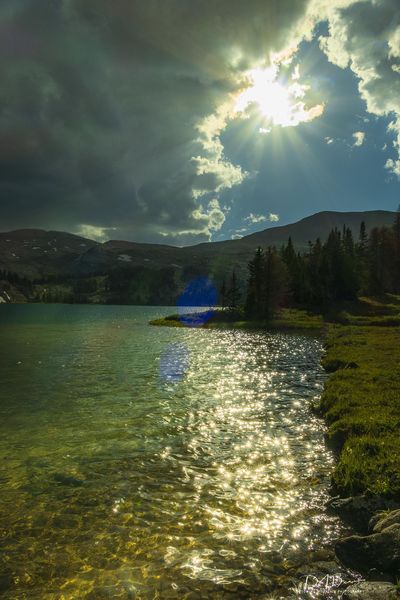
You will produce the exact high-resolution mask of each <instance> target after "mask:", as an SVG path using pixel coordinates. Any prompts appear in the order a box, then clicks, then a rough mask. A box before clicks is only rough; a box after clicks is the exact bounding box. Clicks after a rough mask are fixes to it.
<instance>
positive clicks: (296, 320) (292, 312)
mask: <svg viewBox="0 0 400 600" xmlns="http://www.w3.org/2000/svg"><path fill="white" fill-rule="evenodd" d="M196 319H197V317H196V315H193V321H192V322H190V319H189V323H188V318H187V315H185V316H183V315H178V314H174V315H169V316H168V317H163V318H161V319H154V320H153V321H150V325H158V326H163V327H187V326H188V325H189V326H190V325H195V324H196ZM323 326H324V320H323V318H322V316H321V315H318V314H314V313H311V312H308V311H306V310H299V309H294V308H283V309H281V310H280V311H279V313H278V314H277V315H276V317H275V318H274V319H273V320H272V321H269V322H266V321H249V320H246V319H245V318H244V316H243V314H242V313H240V312H239V311H224V310H216V311H214V312H213V314H212V316H211V317H210V319H209V320H207V322H206V323H204V324H203V325H202V327H204V328H206V329H216V328H218V329H221V328H225V327H226V328H228V327H234V328H236V329H282V330H299V329H302V330H311V331H320V330H322V328H323Z"/></svg>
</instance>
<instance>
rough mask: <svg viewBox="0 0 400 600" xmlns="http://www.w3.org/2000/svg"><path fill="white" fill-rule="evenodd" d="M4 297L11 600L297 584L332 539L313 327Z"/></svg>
mask: <svg viewBox="0 0 400 600" xmlns="http://www.w3.org/2000/svg"><path fill="white" fill-rule="evenodd" d="M0 309H1V310H0V332H1V346H0V401H1V412H0V417H1V418H0V429H1V431H0V477H1V484H2V490H3V491H2V493H1V496H0V511H1V516H0V535H1V542H2V546H3V554H2V555H1V561H2V569H1V572H2V575H1V577H0V588H1V590H2V592H0V594H1V593H2V594H3V597H4V598H6V599H13V600H15V599H25V598H27V599H28V598H29V600H35V599H38V600H39V599H40V600H47V599H56V598H57V599H60V600H61V599H71V600H75V599H77V600H78V599H79V600H81V599H83V598H89V599H91V600H98V599H99V600H101V599H102V598H126V599H129V598H143V599H144V600H147V599H152V598H165V599H170V598H171V599H172V598H191V599H192V598H193V599H196V598H261V597H263V595H266V594H267V593H268V592H271V591H276V592H278V591H279V594H281V596H285V595H286V593H287V594H288V595H289V590H290V586H291V582H292V575H293V572H294V571H293V568H294V567H296V565H297V566H298V565H300V564H303V563H305V562H307V557H308V556H309V555H310V554H311V553H313V552H314V554H315V551H321V549H323V548H324V547H327V546H328V547H329V544H330V542H331V540H332V539H334V538H335V537H337V535H338V533H339V528H340V526H339V524H338V522H337V520H335V519H333V518H332V517H328V516H327V515H326V514H325V513H324V512H323V510H322V507H323V503H324V501H325V500H326V498H327V486H328V483H329V474H330V470H331V466H332V456H331V455H330V453H329V452H328V451H327V450H326V448H325V447H324V443H323V425H322V423H321V422H320V421H319V420H318V419H316V418H315V417H314V416H313V415H312V414H311V412H310V403H311V402H312V400H313V399H315V398H317V397H318V396H319V394H320V393H321V389H322V385H323V382H324V374H323V372H322V370H321V367H320V365H319V361H320V355H321V348H322V346H321V342H320V341H319V340H318V339H315V338H312V337H309V336H301V335H293V334H291V335H285V334H279V333H277V334H269V333H265V332H254V331H250V332H246V331H240V330H236V331H234V330H224V331H217V330H201V329H200V330H199V329H170V328H156V327H150V326H148V325H147V322H148V319H150V318H154V317H156V316H160V315H165V314H168V313H169V312H171V309H157V308H139V307H101V306H97V307H96V306H79V307H78V306H40V305H31V306H11V305H8V306H1V307H0ZM279 594H278V596H277V597H280V596H279ZM265 597H267V596H265ZM268 597H269V596H268Z"/></svg>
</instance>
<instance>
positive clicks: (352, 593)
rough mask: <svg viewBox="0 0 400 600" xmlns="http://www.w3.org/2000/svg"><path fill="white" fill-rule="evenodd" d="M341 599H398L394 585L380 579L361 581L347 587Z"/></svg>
mask: <svg viewBox="0 0 400 600" xmlns="http://www.w3.org/2000/svg"><path fill="white" fill-rule="evenodd" d="M342 598H343V600H392V599H394V598H396V599H398V598H399V596H398V595H397V589H396V586H395V585H393V584H392V583H385V582H382V581H362V582H361V583H355V584H353V585H351V586H350V587H348V588H347V589H346V590H345V592H344V594H343V596H342Z"/></svg>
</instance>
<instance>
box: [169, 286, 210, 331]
mask: <svg viewBox="0 0 400 600" xmlns="http://www.w3.org/2000/svg"><path fill="white" fill-rule="evenodd" d="M217 301H218V291H217V288H216V287H215V285H214V283H213V282H212V281H211V280H210V279H209V278H208V277H197V278H196V279H193V280H192V281H190V282H189V283H188V284H187V285H186V288H185V290H184V292H183V293H182V294H181V295H180V296H179V298H178V302H177V306H178V311H179V314H180V317H179V320H180V321H181V322H182V323H183V324H184V325H186V326H188V327H201V325H204V323H206V322H207V321H209V320H210V319H211V317H212V316H213V314H214V307H215V306H216V305H217ZM202 307H204V308H205V307H208V310H204V309H202ZM188 308H190V309H192V310H189V311H188ZM194 308H198V309H199V310H198V311H193V309H194Z"/></svg>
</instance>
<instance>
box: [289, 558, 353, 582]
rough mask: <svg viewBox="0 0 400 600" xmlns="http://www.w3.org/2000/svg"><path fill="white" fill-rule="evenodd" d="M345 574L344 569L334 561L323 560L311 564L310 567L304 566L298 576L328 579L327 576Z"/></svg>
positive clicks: (297, 573)
mask: <svg viewBox="0 0 400 600" xmlns="http://www.w3.org/2000/svg"><path fill="white" fill-rule="evenodd" d="M342 573H343V567H341V565H340V564H338V563H337V562H336V561H334V560H329V561H325V560H323V561H322V560H321V561H316V562H314V563H311V564H309V565H303V566H301V567H300V568H299V569H297V571H296V575H297V576H301V577H306V576H307V575H312V576H313V577H316V578H318V579H322V578H323V577H326V575H341V574H342Z"/></svg>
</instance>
